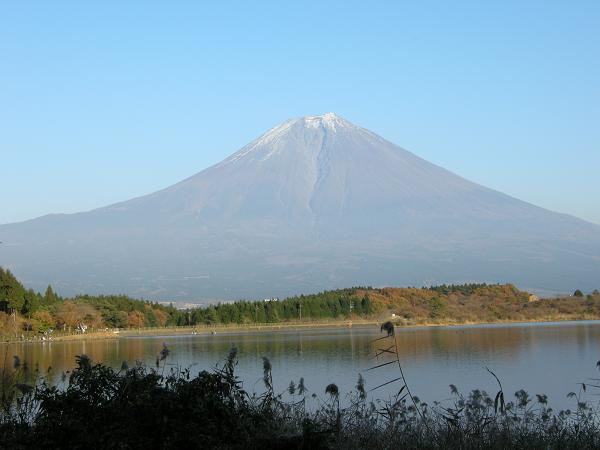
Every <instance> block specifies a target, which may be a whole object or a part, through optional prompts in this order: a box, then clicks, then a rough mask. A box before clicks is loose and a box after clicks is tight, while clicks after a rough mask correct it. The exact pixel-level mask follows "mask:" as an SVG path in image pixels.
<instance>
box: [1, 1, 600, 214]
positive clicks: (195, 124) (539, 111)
mask: <svg viewBox="0 0 600 450" xmlns="http://www.w3.org/2000/svg"><path fill="white" fill-rule="evenodd" d="M599 23H600V2H598V1H589V2H584V1H579V2H578V1H572V2H567V1H563V2H553V1H543V2H542V1H540V2H535V1H529V2H521V1H518V2H510V1H502V2H495V3H494V4H492V2H477V1H473V2H446V1H444V2H428V1H422V2H401V1H394V2H365V1H359V2H353V1H344V2H341V1H340V2H324V1H323V2H322V1H319V2H316V1H315V2H293V3H292V2H272V3H271V2H239V3H235V2H213V4H209V5H202V4H201V2H134V1H128V2H109V1H104V2H96V4H95V5H94V4H92V2H64V1H63V2H61V1H59V2H47V1H41V2H33V1H30V2H3V3H1V4H0V169H1V170H2V174H1V176H0V188H1V189H2V203H1V206H0V223H6V222H13V221H19V220H24V219H28V218H32V217H35V216H39V215H43V214H47V213H50V212H75V211H80V210H87V209H91V208H94V207H99V206H103V205H106V204H110V203H113V202H117V201H121V200H125V199H128V198H131V197H134V196H138V195H142V194H146V193H150V192H152V191H154V190H158V189H160V188H163V187H166V186H168V185H169V184H172V183H174V182H177V181H179V180H181V179H183V178H185V177H187V176H189V175H192V174H194V173H196V172H198V171H200V170H202V169H204V168H206V167H208V166H209V165H212V164H214V163H216V162H218V161H220V160H222V159H223V158H225V157H226V156H227V155H229V154H230V153H233V152H234V151H236V150H237V149H239V148H240V147H242V146H243V145H244V144H246V143H247V142H249V141H250V140H252V139H253V138H255V137H257V136H258V135H259V134H261V133H262V132H263V131H265V130H266V129H268V128H270V127H272V126H273V125H275V124H277V123H279V122H281V121H283V120H285V119H287V118H290V117H298V116H303V115H313V114H321V113H324V112H328V111H334V112H336V113H337V114H339V115H341V116H343V117H345V118H347V119H348V120H350V121H352V122H354V123H356V124H359V125H361V126H364V127H366V128H369V129H371V130H372V131H374V132H376V133H378V134H380V135H382V136H383V137H385V138H387V139H389V140H391V141H393V142H395V143H397V144H399V145H400V146H402V147H404V148H406V149H408V150H411V151H413V152H414V153H416V154H418V155H419V156H421V157H423V158H425V159H427V160H429V161H432V162H434V163H437V164H439V165H441V166H444V167H445V168H447V169H449V170H452V171H454V172H456V173H458V174H460V175H462V176H464V177H466V178H469V179H471V180H473V181H476V182H479V183H481V184H484V185H486V186H489V187H492V188H495V189H498V190H500V191H503V192H505V193H507V194H510V195H513V196H515V197H518V198H521V199H523V200H526V201H529V202H532V203H535V204H538V205H540V206H544V207H546V208H549V209H552V210H555V211H561V212H566V213H570V214H573V215H577V216H579V217H582V218H584V219H587V220H589V221H594V222H596V223H600V176H599V173H600V27H599V26H598V24H599Z"/></svg>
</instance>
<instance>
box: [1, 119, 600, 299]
mask: <svg viewBox="0 0 600 450" xmlns="http://www.w3.org/2000/svg"><path fill="white" fill-rule="evenodd" d="M0 236H2V237H4V238H3V239H2V240H3V241H5V242H11V243H13V244H14V243H15V242H17V243H18V242H21V244H22V245H21V246H12V247H11V246H6V247H4V248H3V251H2V252H0V264H4V265H7V264H8V265H9V266H10V267H11V269H12V270H13V271H14V272H15V273H17V274H18V275H19V276H21V277H22V278H23V279H24V280H25V281H27V283H28V284H32V285H34V286H36V283H41V284H44V283H45V284H47V283H48V282H53V285H55V286H57V287H58V288H60V287H61V283H62V287H63V288H64V289H65V290H66V293H67V294H69V293H71V291H72V290H74V289H81V290H85V291H90V289H91V292H92V293H93V292H95V291H94V289H96V291H101V290H106V289H109V290H110V291H111V292H123V293H126V294H130V295H137V296H146V297H149V298H158V299H162V298H165V296H168V297H170V298H181V299H185V300H189V299H197V298H208V297H210V298H215V297H220V298H223V299H230V298H238V297H247V296H250V297H260V296H264V297H271V296H274V295H275V296H284V295H288V294H294V293H297V292H314V291H320V290H324V289H331V288H337V287H344V286H351V285H377V286H383V285H407V284H408V285H425V284H426V283H427V282H428V281H429V280H434V281H435V282H436V283H440V284H441V283H455V282H471V281H484V282H515V283H517V284H518V285H519V286H521V287H527V288H531V287H533V288H534V290H535V288H539V289H556V290H559V291H561V292H566V291H572V290H573V288H574V287H576V288H579V287H581V288H585V287H586V286H588V285H589V286H590V288H591V287H594V286H592V284H593V282H594V281H595V280H596V279H599V278H600V269H599V268H598V267H600V258H599V255H600V226H598V225H595V224H592V223H589V222H585V221H583V220H581V219H577V218H575V217H573V216H570V215H566V214H561V213H555V212H552V211H549V210H547V209H544V208H540V207H538V206H535V205H532V204H530V203H527V202H523V201H521V200H519V199H516V198H514V197H510V196H508V195H505V194H503V193H501V192H498V191H495V190H493V189H489V188H487V187H485V186H482V185H480V184H477V183H473V182H471V181H469V180H467V179H465V178H463V177H461V176H459V175H456V174H454V173H452V172H450V171H448V170H446V169H444V168H442V167H440V166H437V165H435V164H432V163H429V162H427V161H425V160H423V159H422V158H420V157H418V156H417V155H415V154H414V153H411V152H409V151H407V150H405V149H403V148H401V147H399V146H397V145H395V144H393V143H392V142H389V141H387V140H386V139H384V138H382V137H380V136H378V135H376V134H375V133H372V132H371V131H369V130H366V129H364V128H361V127H359V126H357V125H354V124H352V123H351V122H349V121H347V120H346V119H343V118H341V117H339V116H337V115H335V114H333V113H326V114H324V115H320V116H306V117H302V118H296V119H289V120H287V121H285V122H283V123H281V124H279V125H276V126H275V127H273V128H271V129H270V130H268V131H267V132H265V133H263V134H262V135H260V136H259V137H257V138H256V139H254V140H253V141H251V142H250V143H249V144H248V145H246V146H244V147H242V148H241V149H240V150H238V151H237V152H235V153H233V154H232V155H230V156H229V157H228V158H225V159H224V160H223V161H221V162H220V163H217V164H215V165H213V166H211V167H208V168H206V169H204V170H202V171H201V172H199V173H196V174H194V175H192V176H190V177H188V178H186V179H184V180H182V181H180V182H178V183H176V184H174V185H171V186H169V187H166V188H164V189H161V190H159V191H156V192H153V193H151V194H148V195H145V196H140V197H136V198H133V199H130V200H126V201H124V202H119V203H114V204H112V205H107V206H105V207H101V208H96V209H93V210H90V211H87V212H81V213H75V214H72V215H50V216H43V217H41V218H38V219H33V220H30V221H26V222H21V223H16V224H9V225H0ZM17 248H18V250H20V251H17V250H16V249H17ZM70 272H72V273H73V274H72V275H70ZM65 274H67V275H65ZM182 274H183V275H182ZM197 276H200V278H194V277H197ZM174 278H177V279H179V282H174V281H173V279H174ZM42 280H45V281H42ZM190 280H196V281H190ZM57 281H58V283H57ZM36 287H37V286H36ZM115 289H116V291H115Z"/></svg>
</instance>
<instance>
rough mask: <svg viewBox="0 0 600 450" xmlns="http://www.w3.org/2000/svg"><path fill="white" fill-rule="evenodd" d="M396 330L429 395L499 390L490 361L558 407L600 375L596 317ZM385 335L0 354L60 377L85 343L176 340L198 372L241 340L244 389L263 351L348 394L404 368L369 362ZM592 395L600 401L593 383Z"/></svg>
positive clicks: (417, 390) (24, 346) (279, 370)
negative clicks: (452, 389)
mask: <svg viewBox="0 0 600 450" xmlns="http://www.w3.org/2000/svg"><path fill="white" fill-rule="evenodd" d="M396 335H397V340H398V346H399V350H400V359H401V362H402V365H403V368H404V371H405V375H406V378H407V380H408V383H409V386H410V387H411V389H412V391H413V394H415V395H417V396H418V397H420V398H421V399H422V400H424V401H427V402H429V403H431V402H432V401H434V400H448V399H450V398H452V396H451V394H450V391H449V387H448V386H449V384H451V383H452V384H454V385H456V386H457V387H458V389H459V391H461V392H462V393H465V394H466V393H467V392H468V391H470V390H471V389H475V388H480V389H484V390H486V391H487V392H488V393H490V394H491V395H494V394H495V393H496V391H497V384H496V382H495V380H494V379H493V378H492V376H491V375H490V374H489V373H488V372H487V371H486V370H485V367H486V366H487V367H489V368H490V369H491V370H493V371H494V372H495V373H496V374H497V375H498V377H499V378H500V380H501V381H502V383H503V385H504V390H505V393H506V394H507V397H511V396H512V394H513V393H514V392H515V391H517V390H518V389H521V388H523V389H525V390H526V391H527V392H529V394H530V395H531V396H534V394H547V395H548V397H549V400H550V404H551V405H552V406H553V407H555V408H567V407H572V406H573V405H574V400H572V399H567V398H566V394H568V393H569V392H571V391H578V390H579V385H578V383H580V382H586V383H588V382H589V381H590V379H591V378H595V377H600V372H598V369H597V368H596V361H598V360H600V345H599V344H600V322H595V321H594V322H592V321H590V322H560V323H536V324H510V325H506V324H502V325H475V326H460V327H421V328H399V329H397V330H396ZM381 336H382V334H381V333H380V331H379V329H378V328H377V327H358V328H332V329H326V330H324V329H309V330H306V329H305V330H292V331H290V330H287V331H269V332H264V333H261V332H251V333H249V332H248V333H244V332H237V333H227V334H217V335H189V336H165V337H146V336H144V337H122V338H118V339H106V340H79V341H62V342H61V341H56V342H45V343H41V342H36V343H16V344H2V345H1V346H0V351H2V353H3V355H2V358H1V359H4V356H7V361H9V363H12V355H19V357H20V358H21V360H23V361H27V363H28V364H29V366H30V367H34V366H35V364H36V363H38V364H39V368H40V370H42V371H45V370H46V369H47V368H48V367H49V366H52V368H53V370H52V372H53V373H54V377H55V379H59V378H60V373H62V371H66V370H69V369H71V368H73V367H74V366H75V355H78V354H82V353H84V354H87V355H88V356H89V357H90V358H92V360H93V361H94V362H100V361H102V362H104V363H106V364H109V365H112V366H115V367H120V366H121V363H122V361H128V363H129V365H133V364H134V363H135V361H143V362H145V363H147V364H149V365H150V366H154V364H155V360H156V356H157V355H158V353H159V352H160V350H161V348H162V344H163V342H165V343H166V345H167V346H168V348H169V350H170V355H169V358H168V359H167V362H168V363H170V364H178V365H180V366H182V367H188V366H191V368H192V373H193V374H195V373H197V372H198V371H199V370H204V369H210V368H212V367H214V366H215V365H219V364H222V362H223V361H224V359H225V357H226V356H227V353H228V351H229V349H230V348H231V347H232V346H235V347H237V349H238V359H239V364H238V367H237V373H238V375H239V376H240V378H241V379H242V380H243V381H244V387H245V388H246V390H248V391H250V392H252V391H256V392H258V393H260V392H262V391H263V385H262V357H263V356H266V357H267V358H269V359H270V361H271V363H272V366H273V380H274V384H275V387H276V390H277V391H284V390H285V389H286V387H287V386H288V385H289V383H290V381H291V380H294V382H296V383H297V382H298V380H299V379H300V377H303V378H304V381H305V385H306V386H307V388H308V391H309V393H311V394H312V393H316V394H318V395H319V396H320V397H325V394H324V390H325V387H326V386H327V385H328V384H329V383H336V384H337V385H338V386H339V388H340V392H341V393H342V394H344V393H346V392H348V391H350V390H352V389H354V386H355V385H356V381H357V378H358V374H359V373H362V374H363V376H364V378H365V380H366V387H367V389H369V388H373V387H375V386H377V385H379V384H381V383H384V382H386V381H388V380H391V379H393V378H396V377H397V376H398V374H397V367H396V366H395V365H389V366H386V367H384V368H380V369H377V370H375V371H367V370H366V369H368V368H369V367H371V366H373V365H376V364H378V363H382V362H386V361H389V360H390V358H389V357H386V358H379V361H377V360H376V359H374V358H373V357H374V355H375V352H376V350H377V348H381V347H382V346H386V343H387V340H380V341H375V339H377V338H378V337H381ZM387 345H389V344H387ZM168 368H169V366H167V370H168ZM399 388H400V385H398V384H392V385H388V386H386V387H384V388H382V389H379V390H376V391H374V392H372V393H371V394H370V395H371V396H372V397H374V398H384V399H385V398H389V396H390V395H391V394H393V393H394V392H396V391H397V390H398V389H399ZM598 392H600V390H599V391H598ZM588 398H589V399H593V400H594V401H596V400H595V399H596V396H595V392H593V390H592V391H589V392H588ZM342 399H343V396H342ZM507 400H509V399H508V398H507Z"/></svg>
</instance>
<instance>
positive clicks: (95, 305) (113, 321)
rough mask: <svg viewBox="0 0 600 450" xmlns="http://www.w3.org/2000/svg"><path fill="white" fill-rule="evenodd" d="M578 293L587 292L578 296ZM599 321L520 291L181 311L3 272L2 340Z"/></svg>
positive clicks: (472, 287)
mask: <svg viewBox="0 0 600 450" xmlns="http://www.w3.org/2000/svg"><path fill="white" fill-rule="evenodd" d="M579 294H581V295H580V296H579ZM567 319H570V320H578V319H600V293H598V291H594V293H592V294H588V295H584V294H583V293H581V292H579V291H578V292H577V296H573V297H568V298H560V299H549V300H539V299H538V298H537V297H535V296H532V295H530V294H528V293H527V292H523V291H520V290H518V289H517V288H515V287H514V286H513V285H510V284H505V285H485V284H466V285H458V286H445V285H444V286H437V287H431V288H421V289H419V288H384V289H373V288H367V287H357V288H350V289H339V290H335V291H325V292H321V293H318V294H311V295H300V296H295V297H289V298H286V299H282V300H279V299H268V301H267V300H263V301H253V302H252V301H237V302H228V303H219V304H215V305H210V306H207V307H203V308H194V309H188V310H178V309H176V308H174V307H173V306H171V305H169V306H165V305H161V304H158V303H152V302H148V301H141V300H135V299H132V298H129V297H127V296H123V295H101V296H90V295H79V296H75V297H73V298H62V297H60V296H59V295H57V294H56V293H55V292H54V290H53V289H52V287H51V286H48V287H47V289H46V291H45V293H44V294H43V295H42V294H40V293H36V292H34V291H33V290H31V289H27V288H25V287H24V286H23V285H22V284H21V283H20V282H19V281H18V280H17V279H16V278H15V277H14V276H13V274H12V273H11V272H10V271H7V270H4V269H2V268H0V336H7V337H13V338H14V337H17V338H18V337H20V336H23V337H29V338H30V337H34V336H41V335H42V334H44V333H45V335H48V333H49V330H53V332H57V331H62V332H71V333H75V332H82V331H98V330H102V329H105V328H135V329H138V328H146V327H166V326H189V325H196V326H217V325H253V324H257V323H258V324H263V323H311V322H319V321H324V320H325V321H331V320H359V321H360V320H371V321H378V322H383V321H386V320H392V321H394V322H396V323H397V324H398V325H418V324H462V323H480V322H490V323H493V322H499V321H538V320H567Z"/></svg>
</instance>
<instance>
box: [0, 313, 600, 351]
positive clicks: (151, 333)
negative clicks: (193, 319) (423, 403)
mask: <svg viewBox="0 0 600 450" xmlns="http://www.w3.org/2000/svg"><path fill="white" fill-rule="evenodd" d="M387 320H390V321H392V322H393V323H394V325H395V326H396V328H398V329H413V328H433V327H442V328H445V327H463V326H478V325H527V324H541V323H564V322H585V321H600V318H598V317H580V316H576V317H564V316H563V317H546V318H542V319H535V320H497V321H466V322H458V321H449V320H447V321H439V322H423V323H402V321H398V320H397V318H387V319H386V318H383V319H380V320H360V319H359V320H340V321H322V322H301V323H295V322H281V323H272V324H260V325H255V324H244V325H238V324H234V325H216V326H189V327H187V326H185V327H164V328H140V329H121V330H115V331H94V332H89V333H85V334H66V335H58V336H53V337H52V338H51V339H47V340H41V339H25V340H22V339H14V338H13V339H10V338H8V339H7V338H6V337H3V338H2V340H1V342H0V343H2V344H8V343H18V342H23V343H25V342H29V343H46V342H56V341H79V340H101V339H119V338H125V337H171V336H191V335H197V336H206V335H212V334H237V333H264V332H268V331H272V332H278V331H288V330H299V331H302V330H315V329H338V328H369V327H374V328H378V327H379V326H380V325H381V324H382V323H383V322H385V321H387Z"/></svg>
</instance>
